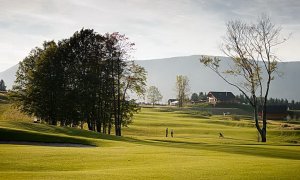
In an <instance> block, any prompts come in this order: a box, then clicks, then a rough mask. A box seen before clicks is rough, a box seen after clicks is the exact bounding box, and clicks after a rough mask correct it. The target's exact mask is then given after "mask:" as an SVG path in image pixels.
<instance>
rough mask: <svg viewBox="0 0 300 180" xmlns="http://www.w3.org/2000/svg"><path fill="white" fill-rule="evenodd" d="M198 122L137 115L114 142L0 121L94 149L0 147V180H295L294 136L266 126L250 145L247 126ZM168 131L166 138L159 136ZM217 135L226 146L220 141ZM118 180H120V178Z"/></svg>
mask: <svg viewBox="0 0 300 180" xmlns="http://www.w3.org/2000/svg"><path fill="white" fill-rule="evenodd" d="M220 119H222V117H218V116H215V117H212V118H211V119H205V118H197V117H195V116H194V115H190V114H186V113H179V112H177V113H176V112H161V111H159V110H156V109H150V108H149V109H148V108H147V109H143V110H142V113H140V114H138V115H136V117H135V120H134V124H132V125H130V127H129V128H124V129H123V132H124V137H122V138H116V137H111V136H104V135H99V134H97V133H92V132H88V131H81V130H75V129H72V128H60V127H54V126H46V125H41V124H33V123H26V122H12V121H0V127H2V128H3V127H5V128H6V129H13V130H20V129H21V130H23V131H27V132H29V133H37V134H46V135H55V136H57V137H58V138H60V137H68V138H75V139H81V140H84V141H87V142H90V143H93V144H96V145H97V146H99V147H97V148H76V147H72V148H71V147H45V146H30V145H7V144H0V159H1V161H0V166H1V170H0V177H1V178H3V179H24V178H28V179H32V178H40V179H70V178H74V179H82V178H86V179H174V178H175V179H266V178H268V179H269V178H273V179H276V178H279V177H280V178H283V179H295V178H297V177H298V176H297V175H298V170H299V167H300V147H299V145H298V144H292V143H287V141H298V142H299V140H300V138H299V137H300V134H299V131H294V130H282V129H281V128H280V127H279V125H276V124H275V123H272V124H269V127H270V128H269V134H271V135H270V136H269V142H268V143H267V144H266V145H262V144H260V143H257V142H256V138H257V137H256V132H255V129H254V128H253V124H252V122H251V121H228V120H227V121H224V120H220ZM166 127H168V128H169V129H174V132H175V133H174V134H175V137H174V138H170V137H168V138H166V137H164V135H165V128H166ZM219 132H222V133H223V134H224V135H225V138H224V139H222V138H218V133H219ZM120 177H122V178H120Z"/></svg>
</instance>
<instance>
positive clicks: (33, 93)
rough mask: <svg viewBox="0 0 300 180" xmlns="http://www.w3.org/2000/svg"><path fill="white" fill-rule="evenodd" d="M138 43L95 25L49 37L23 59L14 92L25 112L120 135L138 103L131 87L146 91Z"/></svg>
mask: <svg viewBox="0 0 300 180" xmlns="http://www.w3.org/2000/svg"><path fill="white" fill-rule="evenodd" d="M133 46H134V43H131V42H129V40H128V38H127V37H126V36H124V35H121V34H119V33H112V34H108V33H107V34H105V35H100V34H98V33H96V32H94V31H93V30H90V29H82V30H80V31H79V32H75V33H74V35H73V36H72V37H70V38H67V39H63V40H61V41H59V42H58V43H55V42H54V41H50V42H45V43H44V44H43V47H41V48H39V47H37V48H35V49H33V50H32V51H31V52H30V54H29V55H28V56H27V57H26V58H25V59H24V60H23V61H22V62H20V66H19V69H18V71H17V75H16V81H15V85H14V87H13V90H12V93H11V97H12V98H13V99H14V100H15V101H14V102H15V104H16V105H17V107H18V108H19V109H20V110H22V111H23V112H25V113H27V114H29V115H34V116H36V117H38V118H40V119H42V120H44V121H45V122H47V123H49V124H52V125H58V124H60V125H61V126H81V127H82V126H83V124H84V123H87V124H88V129H89V130H93V131H97V132H103V133H108V134H110V133H111V131H112V128H113V127H114V129H115V135H117V136H121V127H122V126H126V125H127V124H128V123H130V122H131V119H132V116H133V113H134V112H136V111H137V110H138V109H139V107H138V106H137V104H136V103H135V101H134V100H129V97H128V92H129V91H132V92H135V93H137V95H142V94H144V92H145V85H146V84H145V81H146V71H145V69H144V68H143V67H140V66H139V65H136V64H134V62H133V61H129V59H130V52H131V51H132V50H133Z"/></svg>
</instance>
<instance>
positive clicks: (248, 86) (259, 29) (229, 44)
mask: <svg viewBox="0 0 300 180" xmlns="http://www.w3.org/2000/svg"><path fill="white" fill-rule="evenodd" d="M280 31H281V29H280V28H279V27H277V26H275V25H274V24H273V23H272V22H271V20H270V18H269V17H267V16H265V15H262V16H261V17H259V18H258V21H257V22H256V23H255V24H249V23H245V22H242V21H238V20H237V21H229V22H228V23H227V34H226V37H225V39H224V44H223V45H222V51H223V52H224V53H225V54H226V55H227V56H229V57H230V60H231V64H230V67H231V68H230V69H228V70H225V71H224V72H222V71H221V70H220V68H219V67H220V59H219V58H216V57H215V58H211V57H207V56H203V57H202V58H201V59H200V61H201V62H202V63H203V64H204V65H205V66H207V67H209V68H210V69H212V70H213V71H214V72H216V73H217V75H219V76H220V77H221V78H222V79H223V80H224V81H226V82H227V83H228V84H230V85H232V86H234V87H235V88H237V89H238V90H239V91H240V92H241V93H242V94H243V95H244V96H245V98H246V99H247V100H248V101H249V103H250V105H251V106H252V108H253V111H254V119H255V126H256V128H257V130H258V132H259V134H260V136H261V141H262V142H266V141H267V138H266V135H267V117H266V110H267V108H266V107H267V98H268V95H269V90H270V83H271V81H272V80H273V79H274V73H275V72H276V70H277V62H278V57H277V56H276V55H275V53H274V49H275V47H276V46H278V45H280V44H282V43H283V42H285V41H286V39H282V38H281V37H280ZM223 68H224V67H223ZM226 75H229V76H230V75H231V77H233V79H229V78H228V76H226ZM237 77H239V78H237ZM259 107H262V127H261V125H260V124H259V118H258V109H259Z"/></svg>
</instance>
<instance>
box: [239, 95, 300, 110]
mask: <svg viewBox="0 0 300 180" xmlns="http://www.w3.org/2000/svg"><path fill="white" fill-rule="evenodd" d="M235 98H236V100H237V101H238V102H240V103H244V104H248V103H249V101H248V100H247V99H246V98H245V96H244V95H242V94H240V95H237V96H236V97H235ZM267 105H287V106H288V107H289V108H290V109H300V102H298V101H295V100H291V101H288V100H287V99H283V98H281V99H280V98H269V99H268V100H267Z"/></svg>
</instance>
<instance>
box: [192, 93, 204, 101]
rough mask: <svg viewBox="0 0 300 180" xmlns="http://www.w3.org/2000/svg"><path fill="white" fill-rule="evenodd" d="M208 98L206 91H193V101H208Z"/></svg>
mask: <svg viewBox="0 0 300 180" xmlns="http://www.w3.org/2000/svg"><path fill="white" fill-rule="evenodd" d="M206 100H207V94H206V93H204V92H200V93H199V94H197V93H193V94H192V96H191V101H193V102H199V101H206Z"/></svg>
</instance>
